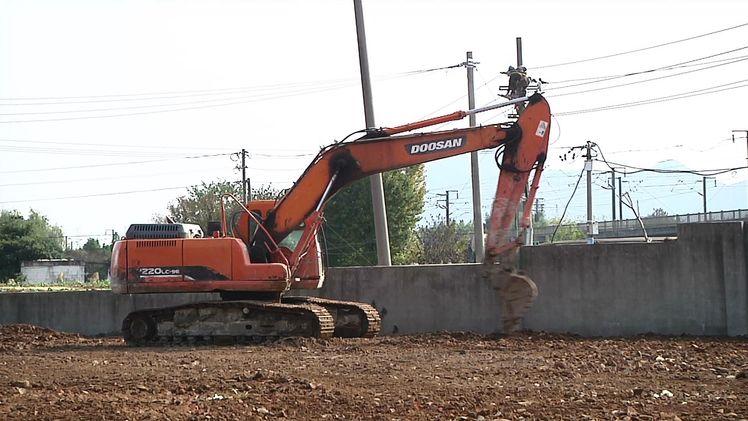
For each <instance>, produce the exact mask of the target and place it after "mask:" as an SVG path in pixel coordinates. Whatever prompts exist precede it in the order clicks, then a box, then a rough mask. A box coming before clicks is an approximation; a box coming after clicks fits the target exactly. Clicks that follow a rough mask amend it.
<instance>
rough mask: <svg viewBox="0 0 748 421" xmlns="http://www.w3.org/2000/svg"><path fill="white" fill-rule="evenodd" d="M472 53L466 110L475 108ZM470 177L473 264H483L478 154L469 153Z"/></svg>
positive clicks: (472, 122)
mask: <svg viewBox="0 0 748 421" xmlns="http://www.w3.org/2000/svg"><path fill="white" fill-rule="evenodd" d="M475 65H476V63H475V62H474V61H473V52H472V51H468V52H467V54H466V58H465V68H466V69H467V84H468V86H467V88H468V109H470V110H472V109H474V108H475V83H474V82H473V69H474V68H475ZM468 119H469V121H470V127H475V114H470V116H469V117H468ZM470 175H471V180H472V183H473V243H474V244H475V250H474V251H475V263H483V258H484V257H485V256H484V255H485V249H484V243H483V215H482V213H481V207H480V205H481V200H480V168H479V166H478V152H477V151H475V152H470Z"/></svg>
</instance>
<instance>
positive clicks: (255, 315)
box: [122, 300, 335, 346]
mask: <svg viewBox="0 0 748 421" xmlns="http://www.w3.org/2000/svg"><path fill="white" fill-rule="evenodd" d="M334 330H335V322H334V319H333V317H332V315H331V314H330V312H329V311H327V310H326V309H325V308H324V307H322V306H319V305H314V304H308V303H301V304H287V303H274V302H262V301H249V300H243V301H206V302H199V303H192V304H185V305H181V306H175V307H166V308H159V309H150V310H139V311H135V312H132V313H130V314H129V315H127V317H126V318H125V320H124V321H123V322H122V335H123V336H124V338H125V341H126V342H127V343H128V344H129V345H135V346H141V345H152V344H169V343H173V344H179V343H186V344H201V343H205V344H210V343H243V342H259V341H263V340H266V339H273V338H283V337H316V338H330V337H332V335H333V332H334Z"/></svg>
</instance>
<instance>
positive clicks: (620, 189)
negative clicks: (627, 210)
mask: <svg viewBox="0 0 748 421" xmlns="http://www.w3.org/2000/svg"><path fill="white" fill-rule="evenodd" d="M617 178H618V219H620V220H621V221H623V185H622V183H623V181H622V180H621V178H622V177H617Z"/></svg>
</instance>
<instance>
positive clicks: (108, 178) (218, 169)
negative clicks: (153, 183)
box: [0, 167, 226, 187]
mask: <svg viewBox="0 0 748 421" xmlns="http://www.w3.org/2000/svg"><path fill="white" fill-rule="evenodd" d="M225 169H226V168H225V167H222V168H200V167H198V168H194V167H193V168H191V169H190V170H187V171H170V172H159V173H145V174H143V173H135V174H128V176H127V178H128V179H129V178H143V177H153V176H156V175H172V174H195V173H196V172H200V173H206V172H214V171H222V170H225ZM121 179H122V176H114V177H98V176H97V177H87V178H77V179H67V180H45V181H30V182H23V183H8V184H0V187H14V186H34V185H39V184H45V185H46V184H67V183H80V182H97V181H104V180H121Z"/></svg>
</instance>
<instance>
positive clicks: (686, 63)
mask: <svg viewBox="0 0 748 421" xmlns="http://www.w3.org/2000/svg"><path fill="white" fill-rule="evenodd" d="M745 49H748V45H747V46H743V47H739V48H734V49H732V50H727V51H722V52H719V53H716V54H711V55H708V56H703V57H697V58H694V59H690V60H686V61H681V62H678V63H674V64H670V65H666V66H660V67H655V68H652V69H646V70H639V71H635V72H628V73H625V74H621V75H615V76H609V77H603V78H600V79H599V80H593V81H587V82H583V83H576V84H572V85H565V86H559V87H553V84H552V83H551V88H549V89H546V90H547V91H552V90H555V89H566V88H572V87H576V86H584V85H591V84H595V83H601V82H607V81H610V80H614V79H621V78H624V77H631V76H639V75H642V74H647V73H653V72H658V71H664V70H674V69H677V68H680V67H694V66H704V65H707V64H713V63H712V62H706V63H695V62H699V61H702V60H706V59H709V58H713V57H718V56H721V55H725V54H730V53H734V52H736V51H741V50H745ZM745 58H748V56H739V57H729V58H726V59H723V60H718V62H719V63H721V64H719V63H718V64H716V65H715V66H710V67H706V68H704V69H696V70H691V71H689V72H685V73H681V74H686V73H691V72H697V71H701V70H706V69H711V68H712V67H718V66H723V65H727V64H732V63H733V62H732V61H731V60H736V61H734V62H737V61H741V59H745ZM725 62H730V63H725ZM694 63H695V64H694ZM667 77H671V76H667ZM546 83H550V82H546ZM557 83H558V82H557Z"/></svg>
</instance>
